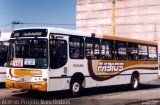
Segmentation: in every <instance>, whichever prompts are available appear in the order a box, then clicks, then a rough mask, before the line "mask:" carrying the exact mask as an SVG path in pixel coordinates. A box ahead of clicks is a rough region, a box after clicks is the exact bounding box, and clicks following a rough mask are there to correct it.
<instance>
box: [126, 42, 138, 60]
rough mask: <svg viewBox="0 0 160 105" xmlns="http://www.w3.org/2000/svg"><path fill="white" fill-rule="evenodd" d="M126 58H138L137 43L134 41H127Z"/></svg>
mask: <svg viewBox="0 0 160 105" xmlns="http://www.w3.org/2000/svg"><path fill="white" fill-rule="evenodd" d="M127 53H128V60H138V45H137V44H135V43H128V50H127Z"/></svg>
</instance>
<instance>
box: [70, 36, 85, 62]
mask: <svg viewBox="0 0 160 105" xmlns="http://www.w3.org/2000/svg"><path fill="white" fill-rule="evenodd" d="M69 55H70V58H71V59H84V40H83V37H78V36H70V37H69Z"/></svg>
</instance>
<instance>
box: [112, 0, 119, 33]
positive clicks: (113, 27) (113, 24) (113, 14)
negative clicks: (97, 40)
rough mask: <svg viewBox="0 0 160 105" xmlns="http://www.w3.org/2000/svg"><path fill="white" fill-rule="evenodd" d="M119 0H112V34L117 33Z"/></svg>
mask: <svg viewBox="0 0 160 105" xmlns="http://www.w3.org/2000/svg"><path fill="white" fill-rule="evenodd" d="M116 1H118V0H113V1H112V19H111V22H112V35H115V2H116Z"/></svg>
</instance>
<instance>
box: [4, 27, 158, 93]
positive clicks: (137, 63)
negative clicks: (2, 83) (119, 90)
mask: <svg viewBox="0 0 160 105" xmlns="http://www.w3.org/2000/svg"><path fill="white" fill-rule="evenodd" d="M157 46H158V45H157V43H156V42H150V41H143V40H136V39H128V38H122V37H117V36H109V35H96V34H91V33H81V32H77V31H73V30H66V29H58V28H42V27H41V28H40V27H39V28H38V27H37V28H25V29H19V30H14V31H13V33H12V35H11V38H10V48H9V49H10V52H9V60H8V65H9V68H8V70H7V74H6V77H7V79H6V87H8V88H21V89H28V90H39V91H46V92H48V91H57V90H66V89H70V91H71V92H72V94H73V95H78V94H80V92H81V90H82V89H83V88H91V87H100V86H110V85H119V84H130V87H131V88H133V89H136V88H138V84H139V83H145V82H149V81H151V80H154V79H157V78H158V72H159V71H158V47H157Z"/></svg>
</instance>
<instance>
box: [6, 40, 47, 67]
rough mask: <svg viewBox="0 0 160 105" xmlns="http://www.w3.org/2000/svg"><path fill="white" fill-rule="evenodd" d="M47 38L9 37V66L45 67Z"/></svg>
mask: <svg viewBox="0 0 160 105" xmlns="http://www.w3.org/2000/svg"><path fill="white" fill-rule="evenodd" d="M47 60H48V54H47V39H19V40H17V39H11V40H10V51H9V66H11V67H23V68H41V69H43V68H47V66H48V61H47Z"/></svg>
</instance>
